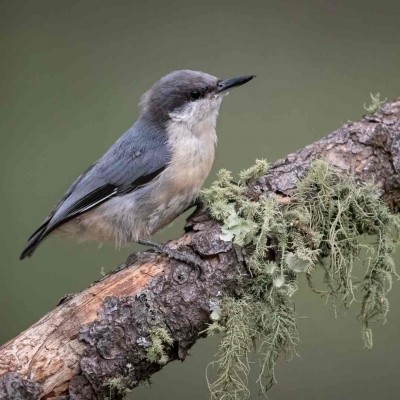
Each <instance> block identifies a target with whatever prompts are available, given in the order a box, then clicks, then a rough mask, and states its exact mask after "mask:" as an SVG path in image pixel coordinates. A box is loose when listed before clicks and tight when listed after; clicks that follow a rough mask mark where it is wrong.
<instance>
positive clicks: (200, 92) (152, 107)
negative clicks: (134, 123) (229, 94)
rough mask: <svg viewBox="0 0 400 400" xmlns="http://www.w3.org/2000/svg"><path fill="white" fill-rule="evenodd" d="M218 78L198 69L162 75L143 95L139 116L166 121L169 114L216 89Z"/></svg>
mask: <svg viewBox="0 0 400 400" xmlns="http://www.w3.org/2000/svg"><path fill="white" fill-rule="evenodd" d="M218 82H219V80H218V78H216V77H215V76H212V75H209V74H206V73H204V72H200V71H191V70H180V71H174V72H171V73H170V74H168V75H166V76H164V77H162V78H161V79H160V80H159V81H158V82H156V83H155V84H154V85H153V86H152V87H151V88H150V90H148V91H147V92H146V93H145V94H144V95H143V96H142V100H141V102H140V105H141V116H142V117H145V118H151V119H153V120H155V121H156V122H161V123H163V122H166V121H167V120H168V119H169V118H170V114H171V113H172V112H173V111H176V110H178V109H180V108H182V107H183V106H184V105H185V104H187V103H188V102H191V101H196V100H199V99H202V98H204V97H206V96H207V95H209V94H210V93H213V92H215V91H216V90H217V86H218Z"/></svg>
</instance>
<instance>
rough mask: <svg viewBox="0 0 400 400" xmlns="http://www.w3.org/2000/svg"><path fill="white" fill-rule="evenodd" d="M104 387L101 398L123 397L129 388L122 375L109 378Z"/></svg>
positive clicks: (116, 398)
mask: <svg viewBox="0 0 400 400" xmlns="http://www.w3.org/2000/svg"><path fill="white" fill-rule="evenodd" d="M105 387H106V389H105V391H104V394H103V396H102V399H103V400H119V399H123V398H124V397H125V395H126V394H128V393H129V392H130V389H128V387H127V382H126V378H125V377H122V376H118V377H115V378H111V379H109V380H108V381H107V382H106V384H105Z"/></svg>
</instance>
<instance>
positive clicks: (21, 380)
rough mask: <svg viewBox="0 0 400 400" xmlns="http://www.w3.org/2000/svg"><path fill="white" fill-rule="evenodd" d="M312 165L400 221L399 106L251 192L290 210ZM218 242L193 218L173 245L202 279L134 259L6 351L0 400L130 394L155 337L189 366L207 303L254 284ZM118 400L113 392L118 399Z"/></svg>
mask: <svg viewBox="0 0 400 400" xmlns="http://www.w3.org/2000/svg"><path fill="white" fill-rule="evenodd" d="M313 159H324V160H327V161H328V162H330V163H331V164H333V165H335V166H336V167H338V168H339V169H342V170H345V171H349V172H350V173H351V174H353V175H354V176H356V178H357V179H358V180H359V181H360V182H370V183H373V184H374V185H376V186H377V187H378V188H379V189H380V190H381V191H382V197H383V199H384V201H385V202H386V204H387V205H388V206H389V207H390V209H391V210H392V211H393V212H398V211H399V208H400V175H399V174H400V98H399V99H397V100H395V101H394V102H392V103H388V104H386V105H385V106H384V107H383V108H382V109H381V110H379V111H378V112H377V113H375V114H373V115H369V116H365V117H364V118H363V119H362V120H360V121H359V122H354V123H348V124H346V125H344V126H343V127H341V128H340V129H338V130H337V131H335V132H332V133H331V134H330V135H328V136H327V137H325V138H323V139H321V140H319V141H317V142H315V143H313V144H311V145H309V146H307V147H305V148H304V149H302V150H300V151H298V152H296V153H293V154H290V155H288V156H287V157H286V158H285V159H283V160H280V161H278V162H276V163H275V164H274V165H273V166H272V167H271V168H270V170H269V171H268V173H267V175H265V176H263V177H262V178H260V179H259V180H258V181H257V182H256V183H254V184H252V185H251V187H249V190H248V196H249V197H250V198H251V199H252V200H254V201H257V199H258V198H259V196H260V195H261V194H264V193H266V194H271V193H273V194H275V195H276V196H277V197H278V199H279V201H280V202H282V203H283V204H285V203H290V199H291V194H292V191H293V189H294V188H295V185H296V182H297V180H298V178H300V177H301V176H303V175H304V173H305V171H306V170H307V168H308V166H309V164H310V162H311V161H312V160H313ZM219 234H220V225H219V224H218V223H217V222H216V221H214V220H212V218H211V217H210V215H209V214H208V213H207V211H204V210H203V211H196V212H195V213H194V214H193V215H192V216H191V217H189V219H188V221H187V225H186V232H185V233H184V234H183V235H182V236H181V237H180V238H179V239H177V240H174V241H171V242H169V246H170V247H171V248H179V249H180V250H181V251H187V252H192V253H193V252H194V253H196V255H197V256H199V257H200V258H201V259H202V260H203V263H204V271H203V273H202V274H201V276H198V272H197V271H195V270H192V269H191V268H190V267H188V266H187V265H185V264H183V263H181V262H177V261H175V260H172V259H167V258H165V257H161V256H157V255H155V254H154V253H138V254H135V255H133V256H132V257H130V259H128V260H127V262H125V263H124V264H122V265H120V266H119V267H118V268H117V269H116V271H114V272H113V273H112V274H110V275H108V276H106V277H104V278H103V279H102V280H100V281H98V282H96V283H94V284H93V285H92V286H91V287H89V288H88V289H86V290H84V291H83V292H81V293H78V294H75V295H72V296H69V297H67V298H65V299H64V300H63V301H61V303H60V304H59V306H58V307H57V308H55V309H54V310H52V311H50V312H49V313H48V314H47V315H45V316H44V317H43V318H42V319H41V320H40V321H38V322H37V323H36V324H34V325H33V326H31V327H30V328H28V329H27V330H26V331H25V332H22V333H21V334H20V335H18V336H17V337H16V338H14V339H13V340H11V341H9V342H8V343H6V344H4V345H3V346H2V347H0V399H3V398H5V399H7V398H10V399H11V398H13V399H14V398H18V399H39V398H40V399H75V400H78V399H96V398H98V396H99V395H100V394H102V393H104V390H105V388H106V387H108V390H112V388H113V385H114V386H115V387H117V386H118V384H121V385H122V386H123V387H129V388H133V387H134V386H136V385H137V384H138V383H139V381H142V380H145V379H147V378H149V377H150V376H151V374H153V373H154V372H156V371H158V370H160V369H161V368H162V364H160V363H159V362H154V361H150V360H149V359H148V349H149V348H150V346H151V344H152V337H151V332H152V331H153V330H154V328H155V327H157V328H159V327H163V328H165V330H166V331H167V332H168V334H169V336H170V337H171V338H172V344H171V345H168V344H167V343H166V342H165V346H164V348H165V351H166V355H167V357H168V361H172V360H176V359H180V360H184V359H185V356H186V354H187V351H188V349H189V348H190V347H191V346H192V345H193V344H194V343H195V342H196V340H197V338H198V337H199V335H201V332H202V331H203V330H204V329H205V328H206V327H207V324H208V323H209V322H210V317H209V316H210V302H212V301H213V300H214V301H216V300H218V299H219V298H220V297H221V294H222V293H227V294H228V295H235V293H237V292H238V290H239V289H240V288H239V286H238V285H239V284H238V282H237V280H236V277H237V275H238V273H241V274H242V275H243V276H244V277H246V276H247V277H248V274H247V270H246V267H245V265H244V262H243V259H242V257H241V254H240V252H238V250H237V249H235V248H234V247H233V246H232V243H230V242H224V241H221V240H220V239H219ZM245 279H246V278H245ZM115 378H118V379H115ZM110 383H112V384H113V385H111V389H110V386H109V384H110ZM121 395H122V392H121V391H118V390H116V393H115V397H114V398H120V396H121ZM12 396H14V397H12ZM17 396H18V397H17Z"/></svg>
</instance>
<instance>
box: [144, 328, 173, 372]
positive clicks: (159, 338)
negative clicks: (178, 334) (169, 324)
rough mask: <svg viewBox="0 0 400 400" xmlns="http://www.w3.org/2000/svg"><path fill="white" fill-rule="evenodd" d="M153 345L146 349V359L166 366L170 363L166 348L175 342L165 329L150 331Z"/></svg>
mask: <svg viewBox="0 0 400 400" xmlns="http://www.w3.org/2000/svg"><path fill="white" fill-rule="evenodd" d="M149 335H150V341H151V344H150V346H149V347H147V348H146V358H147V360H149V361H150V362H156V363H158V364H161V365H164V364H166V363H167V362H168V355H167V353H166V351H165V350H166V348H168V347H170V346H171V345H172V344H173V342H174V340H173V339H172V337H171V335H170V334H169V332H168V331H167V330H166V329H165V328H161V327H156V328H152V329H150V331H149Z"/></svg>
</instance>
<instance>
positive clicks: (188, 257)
mask: <svg viewBox="0 0 400 400" xmlns="http://www.w3.org/2000/svg"><path fill="white" fill-rule="evenodd" d="M137 243H139V244H141V245H143V246H148V247H150V248H151V249H153V250H154V251H156V252H157V253H160V254H165V255H166V256H168V257H169V258H173V259H174V260H177V261H183V262H185V263H186V264H188V265H190V266H191V267H193V268H194V269H197V270H198V271H199V273H200V275H201V273H202V272H203V263H202V261H201V260H200V259H199V258H198V257H196V256H195V255H193V254H186V253H182V252H180V251H177V250H173V249H171V248H169V247H168V246H166V245H164V244H159V243H154V242H151V241H150V240H143V239H139V240H138V241H137Z"/></svg>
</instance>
